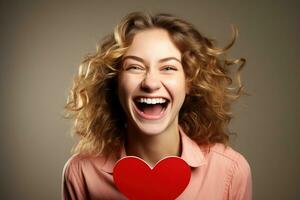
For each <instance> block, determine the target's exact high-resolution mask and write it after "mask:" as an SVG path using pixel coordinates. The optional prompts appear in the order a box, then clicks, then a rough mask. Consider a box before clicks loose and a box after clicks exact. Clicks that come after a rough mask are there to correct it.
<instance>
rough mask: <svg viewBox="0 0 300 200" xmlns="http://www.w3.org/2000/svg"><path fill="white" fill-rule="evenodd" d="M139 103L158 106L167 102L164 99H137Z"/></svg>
mask: <svg viewBox="0 0 300 200" xmlns="http://www.w3.org/2000/svg"><path fill="white" fill-rule="evenodd" d="M137 101H138V102H140V103H146V104H157V103H165V102H166V101H167V100H166V99H164V98H139V99H137Z"/></svg>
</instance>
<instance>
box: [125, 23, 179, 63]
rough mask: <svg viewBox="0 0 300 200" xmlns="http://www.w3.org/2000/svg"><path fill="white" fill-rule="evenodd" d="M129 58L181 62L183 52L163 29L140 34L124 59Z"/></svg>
mask: <svg viewBox="0 0 300 200" xmlns="http://www.w3.org/2000/svg"><path fill="white" fill-rule="evenodd" d="M127 56H136V57H139V58H143V59H150V60H152V59H156V60H163V59H166V58H175V59H177V60H179V61H181V52H180V51H179V49H178V48H177V47H176V46H175V44H174V43H173V42H172V40H171V38H170V36H169V34H168V32H167V31H166V30H163V29H150V30H145V31H141V32H138V33H137V34H136V35H135V36H134V38H133V41H132V43H131V45H130V46H129V48H128V50H127V51H126V53H125V55H124V56H123V57H124V58H126V57H127ZM131 58H132V57H131Z"/></svg>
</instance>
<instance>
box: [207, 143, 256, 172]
mask: <svg viewBox="0 0 300 200" xmlns="http://www.w3.org/2000/svg"><path fill="white" fill-rule="evenodd" d="M205 154H206V157H207V159H210V160H214V161H217V162H222V163H228V165H231V166H233V167H236V168H241V169H243V170H246V171H250V165H249V163H248V161H247V159H246V158H245V157H244V155H242V154H241V153H240V152H238V151H236V150H235V149H233V148H232V147H230V146H226V145H224V144H222V143H216V144H214V145H212V146H211V147H210V148H209V149H208V150H205Z"/></svg>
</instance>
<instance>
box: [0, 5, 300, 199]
mask: <svg viewBox="0 0 300 200" xmlns="http://www.w3.org/2000/svg"><path fill="white" fill-rule="evenodd" d="M0 6H1V12H0V22H1V23H0V24H1V29H0V30H1V37H0V41H1V43H0V49H1V54H0V58H1V63H0V64H1V73H0V81H1V84H0V92H1V124H0V125H1V126H0V127H1V128H0V129H1V130H0V131H1V135H0V136H1V138H0V139H1V145H0V162H1V164H0V172H1V187H0V199H26V200H27V199H28V200H31V199H43V200H48V199H49V200H53V199H60V193H61V173H62V168H63V166H64V163H65V162H66V160H67V159H68V158H69V157H70V149H71V146H72V144H73V143H74V142H75V141H74V140H73V139H72V138H71V136H70V135H69V133H70V130H71V122H70V121H67V120H65V119H63V117H62V116H63V115H62V114H63V107H64V104H65V101H66V98H67V95H68V90H69V89H70V87H71V85H72V78H73V76H74V74H75V73H77V70H78V65H79V63H80V62H81V60H82V58H83V57H84V56H85V55H86V54H87V53H88V52H93V51H94V50H95V47H96V46H95V45H96V43H97V42H98V41H99V40H100V39H101V38H102V37H103V36H105V35H106V34H108V33H110V32H111V31H112V30H113V28H114V26H115V25H116V24H117V23H118V22H119V20H120V19H121V18H122V17H123V16H124V15H126V14H127V13H129V12H132V11H151V12H153V13H157V12H169V13H172V14H175V15H177V16H179V17H181V18H183V19H186V20H188V21H190V22H191V23H193V24H194V25H195V26H196V27H197V28H198V29H199V30H200V32H202V33H204V35H206V36H209V37H211V38H215V39H217V41H219V43H218V44H219V45H220V46H221V47H222V46H225V45H226V44H227V43H228V42H229V41H230V39H231V29H230V25H231V24H234V25H235V26H236V27H237V28H238V29H239V37H238V39H237V42H236V44H235V45H234V47H233V48H232V49H231V50H230V52H229V53H230V54H229V55H231V57H232V58H239V57H245V58H246V59H247V65H246V67H245V68H244V69H243V71H242V80H243V82H244V84H245V86H246V90H247V91H248V92H249V93H250V94H251V96H244V97H242V98H241V99H240V101H239V102H238V103H235V104H234V109H233V111H234V116H235V117H234V119H233V120H232V123H231V124H230V130H231V131H233V132H235V133H237V136H235V137H233V138H232V142H231V143H232V146H233V147H234V148H235V149H236V150H238V151H239V152H241V153H242V154H243V155H244V156H245V157H246V158H247V160H248V161H249V163H250V165H251V168H252V175H253V186H254V187H253V189H254V190H253V191H254V199H258V200H260V199H261V200H266V199H272V200H282V199H295V200H296V199H300V192H299V188H300V170H299V169H300V162H299V160H300V156H299V152H300V137H299V130H300V125H299V124H300V121H299V119H300V116H299V102H300V99H299V86H300V82H299V75H300V73H299V72H300V70H299V67H300V66H299V64H300V62H299V57H298V54H299V52H300V47H299V46H300V45H299V36H300V24H299V20H300V12H299V9H300V3H299V1H297V2H296V1H295V2H293V1H284V0H281V1H260V0H254V1H233V0H229V1H217V0H212V1H188V0H184V1H150V0H149V1H139V0H136V1H114V0H110V1H64V2H59V3H58V2H54V1H1V3H0Z"/></svg>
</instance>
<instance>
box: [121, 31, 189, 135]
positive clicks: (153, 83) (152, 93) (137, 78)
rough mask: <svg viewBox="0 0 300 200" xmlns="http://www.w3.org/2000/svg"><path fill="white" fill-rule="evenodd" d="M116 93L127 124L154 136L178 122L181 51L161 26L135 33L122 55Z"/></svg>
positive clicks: (183, 88)
mask: <svg viewBox="0 0 300 200" xmlns="http://www.w3.org/2000/svg"><path fill="white" fill-rule="evenodd" d="M118 95H119V99H120V103H121V105H122V107H123V109H124V111H125V112H126V114H127V123H128V125H129V127H132V128H134V129H135V130H137V131H139V132H142V133H144V134H149V135H154V134H160V133H163V132H165V131H167V130H168V129H170V128H172V127H173V128H174V127H176V126H177V124H178V114H179V110H180V108H181V106H182V104H183V102H184V98H185V95H186V84H185V75H184V71H183V67H182V64H181V53H180V51H179V50H178V49H177V48H176V46H175V45H174V44H173V42H172V41H171V39H170V37H169V35H168V33H167V32H166V31H165V30H163V29H150V30H146V31H141V32H138V33H137V34H136V35H135V36H134V38H133V42H132V44H131V46H130V47H129V49H128V50H127V52H126V53H125V55H124V56H123V64H122V70H121V72H120V74H119V76H118Z"/></svg>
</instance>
